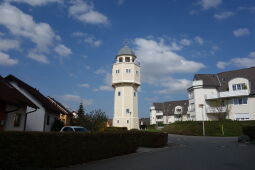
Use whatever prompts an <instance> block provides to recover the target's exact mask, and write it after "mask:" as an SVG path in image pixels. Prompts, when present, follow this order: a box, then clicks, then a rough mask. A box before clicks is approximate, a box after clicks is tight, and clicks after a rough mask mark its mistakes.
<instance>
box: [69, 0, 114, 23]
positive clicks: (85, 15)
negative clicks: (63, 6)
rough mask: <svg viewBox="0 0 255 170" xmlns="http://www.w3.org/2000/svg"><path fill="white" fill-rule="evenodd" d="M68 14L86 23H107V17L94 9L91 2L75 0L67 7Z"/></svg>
mask: <svg viewBox="0 0 255 170" xmlns="http://www.w3.org/2000/svg"><path fill="white" fill-rule="evenodd" d="M69 15H70V16H72V17H74V18H75V19H77V20H79V21H81V22H83V23H87V24H108V23H109V20H108V18H107V17H106V16H105V15H103V14H102V13H100V12H98V11H96V10H95V9H94V6H93V5H92V4H88V3H87V2H84V1H82V0H75V1H73V2H72V5H71V7H70V8H69Z"/></svg>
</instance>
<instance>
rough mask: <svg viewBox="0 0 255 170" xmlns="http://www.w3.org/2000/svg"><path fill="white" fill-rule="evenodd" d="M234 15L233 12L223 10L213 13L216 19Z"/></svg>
mask: <svg viewBox="0 0 255 170" xmlns="http://www.w3.org/2000/svg"><path fill="white" fill-rule="evenodd" d="M234 15H235V13H234V12H231V11H225V12H221V13H218V14H214V18H216V19H218V20H224V19H227V18H229V17H232V16H234Z"/></svg>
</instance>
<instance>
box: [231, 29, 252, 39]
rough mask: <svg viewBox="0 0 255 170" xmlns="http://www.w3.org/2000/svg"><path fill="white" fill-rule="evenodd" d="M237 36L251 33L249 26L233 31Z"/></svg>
mask: <svg viewBox="0 0 255 170" xmlns="http://www.w3.org/2000/svg"><path fill="white" fill-rule="evenodd" d="M233 34H234V36H235V37H242V36H245V35H249V34H250V31H249V29H248V28H239V29H236V30H234V31H233Z"/></svg>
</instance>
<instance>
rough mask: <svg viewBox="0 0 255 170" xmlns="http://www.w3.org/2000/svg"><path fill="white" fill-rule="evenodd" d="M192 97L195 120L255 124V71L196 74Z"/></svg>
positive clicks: (247, 69) (192, 113) (191, 107)
mask: <svg viewBox="0 0 255 170" xmlns="http://www.w3.org/2000/svg"><path fill="white" fill-rule="evenodd" d="M188 94H189V95H188V96H189V109H188V113H189V114H190V117H191V119H192V120H200V121H201V120H220V119H225V118H227V119H232V120H255V106H254V104H255V67H250V68H245V69H240V70H233V71H227V72H221V73H217V74H196V75H195V76H194V79H193V83H192V86H191V87H190V88H188Z"/></svg>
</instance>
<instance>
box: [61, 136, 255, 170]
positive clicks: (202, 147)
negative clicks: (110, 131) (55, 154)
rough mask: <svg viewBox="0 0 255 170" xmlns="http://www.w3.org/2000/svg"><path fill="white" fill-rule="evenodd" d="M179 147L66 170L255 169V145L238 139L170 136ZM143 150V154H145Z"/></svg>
mask: <svg viewBox="0 0 255 170" xmlns="http://www.w3.org/2000/svg"><path fill="white" fill-rule="evenodd" d="M169 142H170V143H172V142H173V143H176V144H177V145H174V146H171V145H170V146H169V147H167V148H161V149H147V150H146V149H141V150H140V152H139V153H135V154H130V155H125V156H120V157H115V158H111V159H105V160H100V161H95V162H91V163H87V164H82V165H76V166H72V167H69V168H63V169H75V170H79V169H86V170H168V169H169V170H237V169H238V170H255V145H254V144H239V143H237V138H236V137H228V138H225V137H224V138H222V137H194V136H180V135H169ZM141 151H142V152H141Z"/></svg>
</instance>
